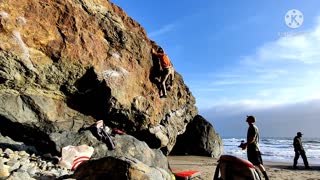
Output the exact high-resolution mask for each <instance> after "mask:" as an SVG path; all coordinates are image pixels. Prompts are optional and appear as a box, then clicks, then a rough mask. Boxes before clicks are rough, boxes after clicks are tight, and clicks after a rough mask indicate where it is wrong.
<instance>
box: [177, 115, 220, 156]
mask: <svg viewBox="0 0 320 180" xmlns="http://www.w3.org/2000/svg"><path fill="white" fill-rule="evenodd" d="M222 152H223V142H222V140H221V137H220V135H219V134H217V133H216V132H215V130H214V128H213V126H212V125H211V124H210V123H209V122H208V121H207V120H205V119H204V118H203V117H202V116H200V115H197V116H195V118H194V119H193V120H192V121H191V122H190V123H189V124H188V126H187V130H186V132H185V133H184V134H182V135H179V136H178V138H177V143H176V144H175V146H174V148H173V149H172V151H171V154H176V155H186V154H189V155H199V156H209V157H215V158H218V157H220V155H221V154H222Z"/></svg>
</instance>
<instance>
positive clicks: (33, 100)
mask: <svg viewBox="0 0 320 180" xmlns="http://www.w3.org/2000/svg"><path fill="white" fill-rule="evenodd" d="M0 41H1V43H0V122H1V126H0V132H1V133H2V134H3V135H4V136H9V137H10V138H12V139H13V140H15V141H21V142H24V143H26V144H27V145H29V144H32V145H35V146H36V147H37V150H38V151H41V152H52V151H53V150H55V149H56V148H55V146H56V144H55V142H53V141H51V140H50V137H49V136H50V134H52V133H57V132H64V131H70V132H78V130H79V129H81V128H85V127H88V126H89V125H91V124H92V123H94V122H95V121H96V120H98V119H103V120H104V121H105V123H106V124H107V125H109V126H111V127H117V128H119V129H124V130H125V131H126V132H127V133H128V134H132V135H134V136H135V137H137V138H138V139H140V140H143V141H145V142H147V143H148V144H149V146H150V147H152V148H161V149H162V151H163V152H164V153H166V154H167V153H169V152H170V151H171V149H172V147H173V146H174V144H175V142H176V137H177V135H179V134H182V133H183V132H184V131H185V128H186V125H187V124H188V123H189V122H190V121H191V120H192V119H193V117H194V116H195V115H196V114H197V108H196V106H195V98H194V97H193V96H192V93H191V92H190V90H189V88H188V87H187V86H186V85H185V84H184V81H183V79H182V77H181V76H180V75H179V74H178V73H177V72H175V74H176V75H175V77H176V78H175V81H174V84H173V86H172V89H171V90H170V91H169V93H168V97H167V98H162V99H161V98H160V97H159V94H158V90H159V89H158V87H157V82H156V81H155V80H154V79H156V78H157V76H158V70H157V69H156V67H157V65H156V64H157V63H158V62H157V60H156V59H154V57H152V55H151V53H150V50H151V48H152V47H156V46H157V44H156V43H155V42H152V41H151V40H149V39H148V37H147V34H146V33H145V31H144V29H143V28H142V27H141V26H140V24H139V23H137V22H136V21H135V20H133V19H131V18H130V17H128V16H127V15H126V13H125V12H124V11H123V10H122V9H121V8H119V7H117V6H116V5H114V4H112V3H111V2H109V1H98V0H77V1H73V0H65V1H40V0H28V1H19V0H9V1H3V2H1V3H0ZM173 63H174V60H173ZM52 153H58V152H56V151H55V152H52Z"/></svg>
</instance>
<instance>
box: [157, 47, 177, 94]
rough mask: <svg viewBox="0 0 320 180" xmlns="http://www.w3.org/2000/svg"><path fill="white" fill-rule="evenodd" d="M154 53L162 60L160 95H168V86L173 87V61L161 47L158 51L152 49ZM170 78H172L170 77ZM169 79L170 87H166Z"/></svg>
mask: <svg viewBox="0 0 320 180" xmlns="http://www.w3.org/2000/svg"><path fill="white" fill-rule="evenodd" d="M152 54H154V55H155V56H157V57H158V58H159V60H160V65H161V67H162V73H161V80H160V97H167V88H168V90H170V89H171V86H172V83H173V79H174V69H173V66H172V63H171V62H170V59H169V57H168V55H167V54H165V53H164V51H163V49H162V48H161V47H159V48H158V50H157V51H155V50H154V49H152ZM169 78H170V79H169ZM168 79H169V80H170V81H169V85H168V87H166V81H167V80H168Z"/></svg>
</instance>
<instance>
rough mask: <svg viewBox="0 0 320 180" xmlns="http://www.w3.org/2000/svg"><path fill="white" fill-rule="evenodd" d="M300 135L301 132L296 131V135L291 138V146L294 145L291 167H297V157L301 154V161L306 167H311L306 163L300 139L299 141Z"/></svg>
mask: <svg viewBox="0 0 320 180" xmlns="http://www.w3.org/2000/svg"><path fill="white" fill-rule="evenodd" d="M301 137H302V133H301V132H297V136H296V137H294V139H293V147H294V152H295V155H294V159H293V168H294V169H297V168H298V167H297V164H298V159H299V156H300V155H301V157H302V159H303V163H304V166H305V168H306V169H311V168H310V166H309V163H308V159H307V156H306V152H305V151H304V149H303V146H302V141H301Z"/></svg>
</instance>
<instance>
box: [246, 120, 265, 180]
mask: <svg viewBox="0 0 320 180" xmlns="http://www.w3.org/2000/svg"><path fill="white" fill-rule="evenodd" d="M246 122H247V123H248V125H249V128H248V133H247V142H246V143H244V144H243V145H242V149H243V150H244V149H247V156H248V160H249V161H250V162H251V163H252V164H253V165H255V166H258V168H259V169H260V171H261V172H262V174H263V176H264V178H265V179H266V180H269V177H268V175H267V172H266V169H265V168H264V166H263V162H262V158H261V153H260V149H259V129H258V128H257V126H256V125H255V124H254V123H255V122H256V119H255V117H254V116H247V120H246Z"/></svg>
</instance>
